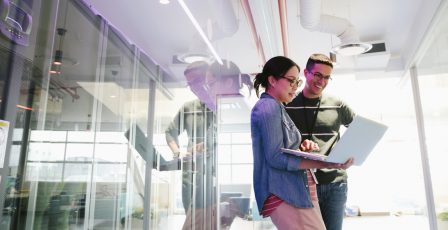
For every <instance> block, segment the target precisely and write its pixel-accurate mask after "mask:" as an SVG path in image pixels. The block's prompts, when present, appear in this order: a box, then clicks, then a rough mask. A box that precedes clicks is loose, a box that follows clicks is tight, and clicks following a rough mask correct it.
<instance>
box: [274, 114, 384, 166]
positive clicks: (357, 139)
mask: <svg viewBox="0 0 448 230" xmlns="http://www.w3.org/2000/svg"><path fill="white" fill-rule="evenodd" d="M386 130H387V126H386V125H384V124H381V123H379V122H377V121H374V120H371V119H368V118H365V117H363V116H360V115H357V116H356V117H355V118H354V119H353V121H352V123H351V124H350V126H349V127H348V129H347V130H346V131H345V132H344V134H343V135H342V137H341V139H340V140H339V141H338V142H337V143H336V144H335V145H334V147H333V149H331V152H330V153H329V154H328V156H324V155H320V154H313V153H307V152H302V151H298V150H292V149H285V148H282V151H283V152H285V153H289V154H293V155H296V156H301V157H304V158H308V159H312V160H319V161H327V162H332V163H344V162H346V161H347V160H348V159H349V158H350V157H353V158H354V162H353V164H354V165H361V164H362V163H364V161H365V160H366V159H367V156H368V155H369V154H370V152H372V150H373V148H374V147H375V146H376V144H377V143H378V142H379V141H380V140H381V138H382V137H383V135H384V133H385V132H386Z"/></svg>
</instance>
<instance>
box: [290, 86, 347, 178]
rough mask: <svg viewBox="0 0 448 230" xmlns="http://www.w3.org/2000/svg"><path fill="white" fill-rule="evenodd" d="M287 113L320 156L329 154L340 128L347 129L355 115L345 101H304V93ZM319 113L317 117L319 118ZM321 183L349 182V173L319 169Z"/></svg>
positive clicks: (325, 98) (318, 176) (326, 99)
mask: <svg viewBox="0 0 448 230" xmlns="http://www.w3.org/2000/svg"><path fill="white" fill-rule="evenodd" d="M286 111H287V112H288V114H289V116H290V117H291V119H292V120H293V121H294V123H295V125H296V126H297V128H298V129H299V130H300V133H301V134H302V140H305V139H309V140H312V141H314V142H316V143H317V144H318V145H319V148H320V151H319V152H318V153H319V154H324V155H328V154H329V153H330V151H331V148H332V147H333V146H334V144H335V143H336V142H337V141H338V140H339V138H340V133H339V129H340V128H341V126H342V125H343V126H346V127H347V126H348V125H349V124H350V123H351V122H352V121H353V117H354V115H355V114H354V112H353V111H352V110H351V109H350V108H349V107H348V106H347V104H345V103H344V102H343V101H342V100H340V99H338V98H335V97H331V96H326V95H323V96H322V97H321V98H305V97H304V96H303V94H302V92H300V93H299V95H297V96H296V98H294V100H293V101H292V102H290V103H289V104H287V105H286ZM316 113H317V116H316ZM316 177H317V180H318V182H319V183H320V184H329V183H334V182H346V181H347V173H346V172H345V170H342V169H319V170H317V172H316Z"/></svg>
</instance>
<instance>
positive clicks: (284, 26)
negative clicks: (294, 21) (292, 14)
mask: <svg viewBox="0 0 448 230" xmlns="http://www.w3.org/2000/svg"><path fill="white" fill-rule="evenodd" d="M278 11H279V15H280V29H281V32H282V45H283V54H284V55H285V56H286V57H288V55H289V41H288V18H287V14H286V0H278Z"/></svg>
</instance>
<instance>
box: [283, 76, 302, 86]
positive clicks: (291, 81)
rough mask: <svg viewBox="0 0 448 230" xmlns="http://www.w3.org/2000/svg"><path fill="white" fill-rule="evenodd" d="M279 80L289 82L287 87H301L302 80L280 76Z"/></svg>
mask: <svg viewBox="0 0 448 230" xmlns="http://www.w3.org/2000/svg"><path fill="white" fill-rule="evenodd" d="M281 78H284V79H286V80H287V81H289V85H291V87H294V86H297V87H299V86H300V85H302V80H301V79H299V78H297V79H290V78H287V77H284V76H281Z"/></svg>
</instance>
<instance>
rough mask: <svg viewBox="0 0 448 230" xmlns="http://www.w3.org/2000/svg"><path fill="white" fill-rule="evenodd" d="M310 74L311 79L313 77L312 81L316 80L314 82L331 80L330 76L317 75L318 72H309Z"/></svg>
mask: <svg viewBox="0 0 448 230" xmlns="http://www.w3.org/2000/svg"><path fill="white" fill-rule="evenodd" d="M310 73H311V74H313V77H314V79H316V80H324V81H329V80H331V79H332V78H331V76H330V75H327V76H324V75H323V74H321V73H319V72H314V73H313V72H311V71H310Z"/></svg>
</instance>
